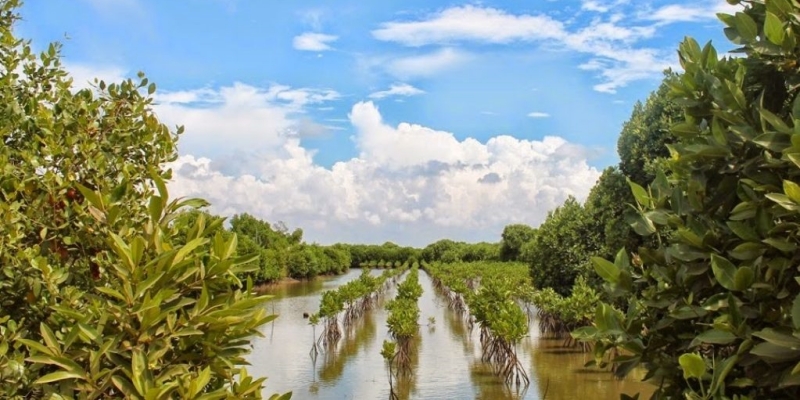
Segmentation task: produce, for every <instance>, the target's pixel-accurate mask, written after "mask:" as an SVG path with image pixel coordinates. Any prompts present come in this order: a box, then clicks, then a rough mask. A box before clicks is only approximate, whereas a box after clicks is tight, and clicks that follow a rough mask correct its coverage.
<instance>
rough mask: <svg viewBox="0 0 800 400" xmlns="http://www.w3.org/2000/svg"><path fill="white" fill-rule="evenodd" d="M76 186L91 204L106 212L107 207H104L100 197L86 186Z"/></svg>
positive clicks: (78, 184)
mask: <svg viewBox="0 0 800 400" xmlns="http://www.w3.org/2000/svg"><path fill="white" fill-rule="evenodd" d="M75 186H76V187H77V188H78V190H80V192H81V194H82V195H83V197H85V198H86V200H89V204H91V205H93V206H95V207H96V208H97V209H99V210H100V211H103V210H105V206H104V205H103V200H102V199H101V198H100V195H98V194H97V193H95V192H94V191H93V190H91V189H89V188H87V187H86V186H83V185H81V184H80V183H75Z"/></svg>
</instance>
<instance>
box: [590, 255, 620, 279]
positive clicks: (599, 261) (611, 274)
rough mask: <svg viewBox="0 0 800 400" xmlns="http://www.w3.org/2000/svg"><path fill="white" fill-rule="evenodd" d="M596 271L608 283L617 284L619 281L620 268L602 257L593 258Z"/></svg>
mask: <svg viewBox="0 0 800 400" xmlns="http://www.w3.org/2000/svg"><path fill="white" fill-rule="evenodd" d="M592 263H593V264H594V270H595V271H596V272H597V274H598V275H600V277H601V278H603V279H604V280H605V281H606V282H610V283H617V282H618V281H619V267H617V266H616V265H614V264H613V263H612V262H610V261H608V260H606V259H604V258H602V257H592Z"/></svg>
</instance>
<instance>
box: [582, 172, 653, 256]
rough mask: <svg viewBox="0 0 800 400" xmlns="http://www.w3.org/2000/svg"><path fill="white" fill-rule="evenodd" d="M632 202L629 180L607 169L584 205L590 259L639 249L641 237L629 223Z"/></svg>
mask: <svg viewBox="0 0 800 400" xmlns="http://www.w3.org/2000/svg"><path fill="white" fill-rule="evenodd" d="M633 202H634V198H633V195H632V194H631V190H630V187H629V186H628V182H627V177H626V176H625V175H623V174H622V172H620V170H619V169H617V168H613V167H609V168H606V169H605V170H604V171H603V174H602V175H600V179H598V180H597V183H596V184H595V185H594V187H592V190H591V191H590V192H589V196H588V197H587V198H586V203H585V205H584V208H585V210H586V234H587V236H586V241H587V248H588V249H587V250H588V253H589V255H592V256H599V257H603V258H613V257H614V255H615V254H616V253H617V251H618V250H619V249H620V248H622V247H624V248H625V249H627V250H629V251H634V250H636V248H637V247H639V245H640V244H641V243H642V240H641V237H640V236H638V235H636V234H635V233H634V232H633V231H632V230H631V229H630V226H629V225H628V224H627V223H626V217H628V214H630V213H631V208H630V206H629V204H631V203H633Z"/></svg>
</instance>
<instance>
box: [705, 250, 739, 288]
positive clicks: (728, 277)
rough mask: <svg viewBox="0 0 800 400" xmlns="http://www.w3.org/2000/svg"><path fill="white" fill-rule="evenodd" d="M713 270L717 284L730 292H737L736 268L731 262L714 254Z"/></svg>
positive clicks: (712, 258)
mask: <svg viewBox="0 0 800 400" xmlns="http://www.w3.org/2000/svg"><path fill="white" fill-rule="evenodd" d="M711 269H712V271H713V272H714V278H716V279H717V282H719V284H720V285H722V287H724V288H725V289H728V290H736V278H735V276H736V267H735V266H734V265H733V264H732V263H731V262H730V261H728V260H727V259H725V258H724V257H720V256H718V255H716V254H712V255H711Z"/></svg>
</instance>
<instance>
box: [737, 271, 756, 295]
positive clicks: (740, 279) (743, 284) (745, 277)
mask: <svg viewBox="0 0 800 400" xmlns="http://www.w3.org/2000/svg"><path fill="white" fill-rule="evenodd" d="M733 280H734V286H735V287H736V290H740V291H744V290H747V289H750V286H752V285H753V281H754V280H755V272H753V269H752V268H750V267H741V268H739V269H737V270H736V275H734V278H733Z"/></svg>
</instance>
